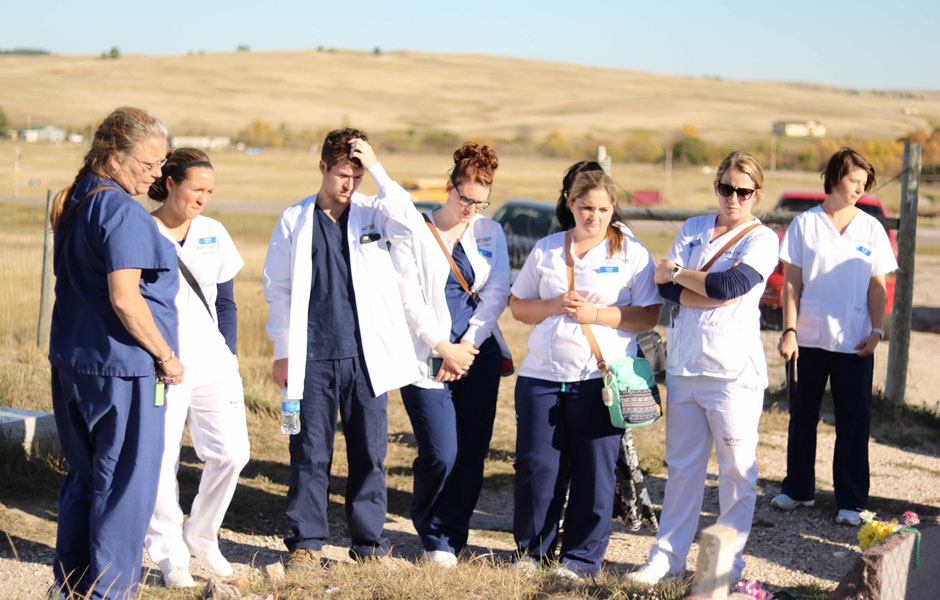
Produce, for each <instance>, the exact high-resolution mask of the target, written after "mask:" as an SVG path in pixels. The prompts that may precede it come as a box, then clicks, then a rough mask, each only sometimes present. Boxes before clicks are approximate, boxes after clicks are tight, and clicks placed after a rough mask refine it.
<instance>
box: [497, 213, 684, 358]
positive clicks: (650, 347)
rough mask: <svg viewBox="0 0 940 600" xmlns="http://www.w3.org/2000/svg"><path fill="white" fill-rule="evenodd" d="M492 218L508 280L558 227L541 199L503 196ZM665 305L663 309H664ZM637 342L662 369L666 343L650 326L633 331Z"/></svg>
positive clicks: (647, 355) (514, 276)
mask: <svg viewBox="0 0 940 600" xmlns="http://www.w3.org/2000/svg"><path fill="white" fill-rule="evenodd" d="M493 219H494V220H496V221H497V222H498V223H499V224H500V225H502V226H503V232H504V233H505V234H506V248H507V249H508V250H509V266H510V268H511V269H512V276H511V277H512V280H513V281H515V280H516V275H518V274H519V269H521V268H522V265H523V264H525V259H526V258H527V257H528V256H529V252H531V251H532V247H533V246H535V242H537V241H539V240H540V239H542V238H543V237H545V236H546V235H549V234H551V233H555V232H556V231H558V230H559V229H560V227H561V226H560V225H559V223H558V219H556V218H555V204H554V203H553V202H552V203H549V202H543V201H541V200H528V199H525V198H511V199H509V200H507V201H506V202H505V203H504V204H503V205H502V206H500V207H499V210H497V211H496V214H495V215H493ZM665 310H666V309H665V308H664V309H663V311H664V312H665ZM637 342H638V343H639V344H640V348H641V349H642V350H643V355H644V356H645V357H646V358H647V360H649V361H650V366H651V367H652V369H653V373H655V374H657V375H659V374H661V373H663V372H664V371H665V370H666V344H665V343H664V342H663V339H662V337H661V336H660V335H659V334H658V333H657V332H656V330H654V329H647V330H646V331H641V332H639V333H638V334H637Z"/></svg>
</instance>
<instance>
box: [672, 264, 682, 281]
mask: <svg viewBox="0 0 940 600" xmlns="http://www.w3.org/2000/svg"><path fill="white" fill-rule="evenodd" d="M681 270H682V267H681V266H680V265H676V266H674V267H673V268H672V282H673V283H675V282H676V275H678V274H679V271H681Z"/></svg>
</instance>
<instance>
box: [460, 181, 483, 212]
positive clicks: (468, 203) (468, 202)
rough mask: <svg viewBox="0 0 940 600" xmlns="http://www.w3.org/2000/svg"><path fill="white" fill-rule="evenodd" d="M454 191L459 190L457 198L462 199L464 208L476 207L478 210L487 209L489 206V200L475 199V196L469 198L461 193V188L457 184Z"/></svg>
mask: <svg viewBox="0 0 940 600" xmlns="http://www.w3.org/2000/svg"><path fill="white" fill-rule="evenodd" d="M454 191H455V192H457V198H458V199H459V200H460V204H461V206H463V207H464V208H473V207H476V209H477V210H485V209H487V208H489V206H490V201H489V200H479V201H478V200H474V199H473V198H468V197H467V196H464V195H463V194H461V193H460V190H459V189H457V186H456V185H455V186H454Z"/></svg>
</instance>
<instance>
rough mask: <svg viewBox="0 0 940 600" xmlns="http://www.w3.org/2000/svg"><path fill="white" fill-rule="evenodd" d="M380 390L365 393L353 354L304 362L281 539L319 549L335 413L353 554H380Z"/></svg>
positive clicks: (384, 442)
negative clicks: (343, 444)
mask: <svg viewBox="0 0 940 600" xmlns="http://www.w3.org/2000/svg"><path fill="white" fill-rule="evenodd" d="M387 410H388V396H387V395H386V394H381V395H379V396H374V397H373V396H372V391H371V389H370V387H369V383H368V381H367V380H366V376H365V369H364V368H363V366H362V364H361V362H360V359H359V358H342V359H335V360H308V361H307V367H306V372H305V375H304V393H303V398H302V400H301V402H300V423H301V424H300V433H297V434H295V435H292V436H291V438H290V487H289V488H288V491H287V521H288V523H289V524H290V529H291V534H290V536H288V537H287V538H286V539H285V540H284V543H285V544H286V545H287V548H288V550H290V551H291V552H293V551H294V550H295V549H297V548H310V549H313V550H319V549H320V548H322V547H323V544H325V543H326V541H327V538H328V537H329V520H328V518H327V505H328V503H329V487H330V466H331V465H332V463H333V438H334V437H335V435H336V415H337V412H339V414H340V416H341V417H342V420H343V434H344V436H345V437H346V460H347V463H348V465H349V474H348V476H347V479H346V522H347V523H348V524H349V530H350V537H351V543H350V549H349V554H350V556H352V557H353V558H357V559H358V558H364V557H367V556H384V555H385V554H386V553H388V540H386V539H385V538H384V537H382V528H383V526H384V525H385V509H386V506H387V504H388V502H387V495H386V489H385V465H384V461H385V454H386V451H387V449H388V413H387Z"/></svg>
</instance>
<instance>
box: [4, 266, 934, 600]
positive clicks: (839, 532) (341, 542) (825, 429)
mask: <svg viewBox="0 0 940 600" xmlns="http://www.w3.org/2000/svg"><path fill="white" fill-rule="evenodd" d="M914 303H915V305H929V306H940V257H924V258H922V257H918V261H917V277H916V281H915V295H914ZM777 335H778V333H776V332H765V333H764V336H763V337H764V343H765V348H767V350H768V362H769V364H770V370H771V373H772V374H774V375H773V376H774V379H775V381H776V382H778V383H779V380H780V378H781V377H782V370H783V369H782V363H781V361H780V359H779V358H776V357H775V356H774V352H773V348H774V345H775V344H776V337H777ZM887 347H888V344H887V343H883V344H881V345H880V347H879V349H878V351H877V354H876V367H875V368H876V376H875V379H876V383H875V385H876V386H879V385H883V381H884V365H885V364H886V361H887V349H888V348H887ZM937 364H940V336H936V335H932V334H922V333H914V334H913V335H912V345H911V366H910V372H909V376H908V390H907V401H908V402H909V403H913V404H917V405H926V406H936V405H937V403H938V399H940V395H938V394H936V392H935V391H934V387H933V385H934V384H933V381H932V374H933V369H934V368H936V367H935V366H936V365H937ZM879 372H880V375H879ZM511 383H512V381H511V380H510V381H507V382H505V383H504V386H503V388H504V389H503V390H502V394H501V399H500V401H501V403H502V404H503V405H506V403H509V406H511V389H512V388H511ZM772 385H773V382H772ZM767 418H777V419H778V420H779V419H782V417H779V416H777V417H774V416H773V415H765V419H767ZM783 422H784V423H785V420H784V421H783ZM641 435H642V434H641ZM834 443H835V434H834V430H833V428H832V426H831V425H830V424H826V423H823V424H820V428H819V435H818V450H817V462H816V477H817V481H818V484H817V485H818V488H819V489H820V490H821V491H820V493H819V494H818V495H817V501H816V506H814V507H813V508H811V509H806V510H801V511H797V512H795V513H781V512H779V511H775V510H774V509H772V508H770V506H769V502H770V498H772V497H773V496H774V495H775V494H776V493H777V491H778V488H779V482H780V481H781V480H782V479H783V476H784V474H785V472H786V429H785V426H777V427H775V428H773V429H772V430H771V431H769V432H765V433H763V434H762V436H761V442H760V446H759V448H758V462H759V470H760V483H759V488H758V492H759V498H758V502H757V507H756V511H755V515H754V527H753V530H752V534H751V537H750V540H749V542H748V545H747V548H746V553H745V559H746V560H747V563H748V566H747V568H746V569H745V572H744V576H745V577H746V578H753V579H759V580H761V581H763V582H765V583H768V584H772V585H775V586H793V585H797V584H801V583H808V582H815V583H818V584H821V585H824V586H827V587H834V586H835V585H836V583H837V582H838V581H839V579H840V578H841V577H842V575H843V574H844V573H845V571H846V570H847V569H848V568H849V567H850V565H851V564H852V562H853V561H854V560H855V557H856V556H857V554H858V546H857V539H856V529H855V528H851V527H844V526H839V525H835V524H834V523H833V521H832V519H833V516H834V514H835V502H834V497H833V495H832V491H831V490H832V473H831V466H830V459H831V456H832V450H833V445H834ZM869 457H870V464H871V483H872V487H871V500H870V505H869V507H870V508H871V509H873V510H875V511H876V512H878V513H880V514H882V515H884V516H886V517H890V516H899V515H900V514H901V513H902V512H903V511H905V510H914V511H915V512H918V513H921V514H923V515H934V516H936V515H938V514H940V455H928V454H925V453H923V452H920V451H912V450H909V449H904V448H901V447H897V446H896V445H889V444H886V443H883V442H882V441H879V440H877V439H873V440H872V442H871V444H870V446H869ZM648 485H649V488H650V494H651V497H652V498H653V501H654V503H656V504H659V503H660V502H661V501H662V494H663V488H664V486H665V477H664V476H653V477H649V478H648ZM511 494H512V490H511V485H503V486H502V487H499V488H498V489H490V488H485V489H484V491H483V494H482V496H481V498H480V502H479V505H478V507H477V511H476V513H475V514H474V518H473V521H472V526H473V527H474V528H475V529H474V530H473V532H472V533H471V537H470V544H471V547H472V550H473V551H474V552H475V553H477V554H483V553H488V552H494V553H496V554H497V555H498V556H500V557H503V558H506V559H508V557H509V554H510V552H511V550H512V547H513V544H512V536H511V533H510V532H511V530H512V513H511V511H512V496H511ZM236 501H237V497H236ZM55 510H56V507H55V498H54V495H50V497H49V498H47V499H45V500H44V502H43V503H41V504H37V505H35V506H22V505H20V506H18V507H16V508H12V507H8V506H5V505H3V504H0V530H3V531H4V532H6V534H7V535H6V539H5V540H4V539H3V538H2V537H0V598H3V599H7V598H9V599H28V598H41V597H42V596H43V594H44V592H45V590H46V589H48V587H49V586H50V585H51V583H52V569H51V567H50V566H49V565H50V564H51V562H52V554H53V547H54V545H55V542H54V540H55V520H54V514H55ZM717 514H718V493H717V465H716V464H715V462H714V460H713V461H712V462H711V464H710V465H709V478H708V489H707V490H706V494H705V503H704V506H703V509H702V519H701V523H700V526H701V527H704V526H707V525H709V524H711V523H713V522H714V520H715V518H716V517H717ZM332 530H333V531H334V532H336V533H335V534H334V536H333V537H332V538H331V540H330V542H331V544H330V545H329V546H327V547H326V555H327V557H329V558H331V559H333V560H337V561H345V560H348V558H347V557H346V548H347V547H348V540H347V539H344V538H343V537H342V535H341V532H343V530H344V526H343V522H342V519H341V518H340V519H339V520H337V521H336V522H335V523H333V527H332ZM386 530H387V533H388V536H389V538H390V539H391V541H392V543H393V544H394V553H395V554H396V555H398V556H401V557H402V558H405V559H408V560H414V559H416V558H417V557H419V556H420V554H421V552H420V545H419V543H418V538H417V536H416V535H415V533H414V529H413V527H412V525H411V522H410V520H409V519H407V518H406V517H404V516H401V515H396V514H391V513H390V514H389V516H388V521H387V523H386ZM221 537H222V551H223V553H224V554H225V555H226V556H228V557H229V558H230V559H231V560H232V561H233V563H235V568H236V574H237V575H239V576H247V575H248V574H249V573H250V571H251V570H252V568H253V567H257V566H261V565H265V564H268V563H271V562H275V561H277V560H286V552H285V551H284V546H283V544H282V542H281V539H280V537H279V536H277V535H266V536H256V535H248V534H244V533H240V532H236V531H232V530H229V529H223V530H222V533H221ZM653 542H654V538H653V535H652V534H651V533H650V532H648V531H646V530H643V531H640V532H636V533H634V532H629V531H626V530H625V529H624V528H623V527H622V526H619V524H616V523H615V525H614V530H613V535H612V536H611V542H610V547H609V548H608V551H607V560H608V561H609V564H608V568H610V569H614V570H617V571H628V570H631V569H633V568H634V567H635V566H636V565H638V564H640V563H642V562H643V560H644V559H645V558H646V555H647V552H648V551H649V549H650V547H651V546H652V544H653ZM14 549H15V550H14ZM697 550H698V546H697V544H695V545H693V547H692V551H691V553H690V556H689V563H688V568H689V569H694V568H695V560H696V555H697ZM145 563H146V564H147V565H148V566H152V565H150V563H149V561H146V560H145ZM192 567H193V573H194V575H196V576H197V577H200V576H201V577H204V576H205V575H206V574H205V573H204V572H203V571H202V570H201V569H200V568H199V567H198V565H197V563H196V561H193V563H192ZM150 581H152V582H156V581H157V579H156V577H155V576H151V579H150Z"/></svg>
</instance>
